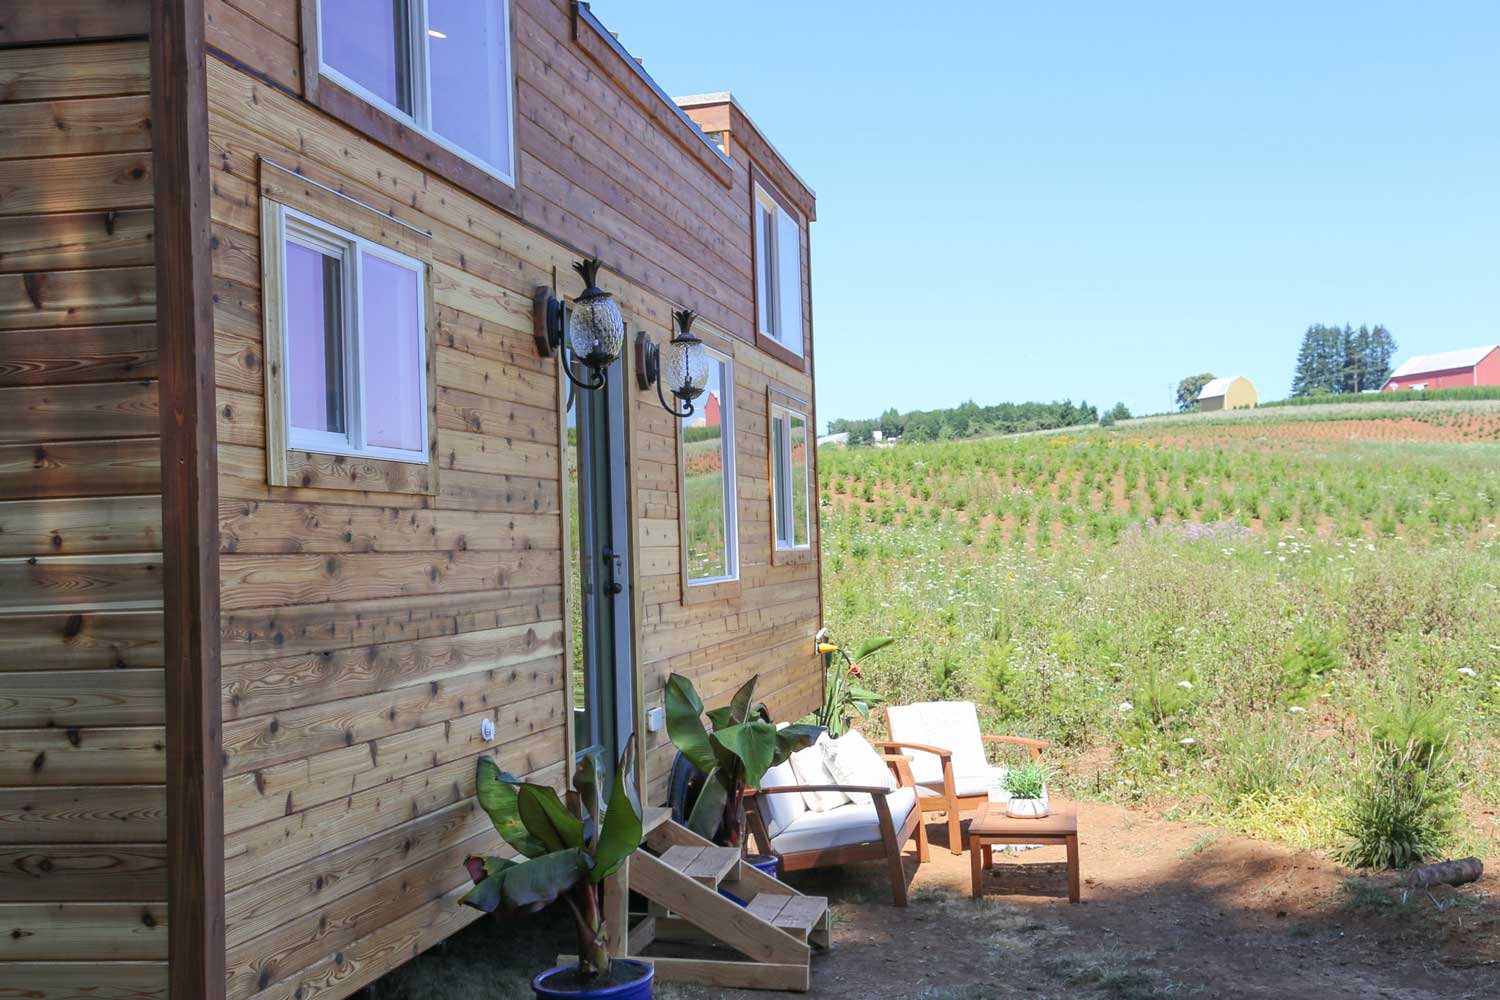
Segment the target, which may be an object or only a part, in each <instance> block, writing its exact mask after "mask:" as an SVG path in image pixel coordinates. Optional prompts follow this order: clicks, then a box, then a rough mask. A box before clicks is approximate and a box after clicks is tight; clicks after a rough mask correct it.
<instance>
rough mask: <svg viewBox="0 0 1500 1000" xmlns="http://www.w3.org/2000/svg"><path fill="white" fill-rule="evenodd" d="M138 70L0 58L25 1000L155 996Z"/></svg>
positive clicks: (151, 437) (7, 492)
mask: <svg viewBox="0 0 1500 1000" xmlns="http://www.w3.org/2000/svg"><path fill="white" fill-rule="evenodd" d="M43 6H47V9H48V10H50V11H52V12H53V14H54V15H55V17H56V18H59V19H61V20H60V21H58V23H57V24H54V25H53V27H52V29H51V30H53V31H54V36H53V37H57V35H56V34H55V33H56V32H59V31H62V32H65V33H90V32H91V31H92V30H93V29H92V28H90V27H89V25H88V24H87V23H85V22H86V18H84V20H78V21H77V22H76V23H74V22H69V23H70V24H72V25H73V26H72V27H71V28H70V27H68V26H67V25H63V24H62V21H67V20H68V18H70V17H75V18H83V17H84V15H85V14H87V13H88V11H90V10H93V11H99V10H102V7H103V5H98V4H94V5H86V4H66V3H59V4H56V5H36V7H37V10H38V11H40V10H41V8H42V7H43ZM144 10H145V6H144V4H141V5H138V6H137V5H134V4H120V5H118V8H117V10H116V11H115V13H116V14H119V15H120V18H121V19H120V20H119V23H118V24H115V25H113V27H110V28H109V30H110V31H119V32H125V31H127V29H128V30H129V31H140V30H144V20H143V19H142V18H141V17H140V16H139V15H141V14H142V13H143V12H144ZM70 11H71V12H72V13H70ZM37 30H38V31H39V30H41V29H40V28H38V29H37ZM148 78H149V69H148V57H147V49H146V43H145V42H143V41H120V42H102V43H80V44H73V45H59V46H49V47H45V48H16V49H8V50H3V51H0V428H3V429H0V645H3V646H4V648H5V650H6V655H5V656H4V657H0V928H3V930H4V934H3V936H0V983H4V984H5V986H6V987H7V989H9V990H10V991H11V992H14V991H15V990H16V989H17V988H18V989H19V990H20V992H19V993H17V994H16V995H18V996H25V997H29V998H37V1000H58V998H72V997H79V996H105V995H112V996H113V995H119V996H123V995H125V994H126V993H127V992H128V993H129V995H130V996H132V997H140V998H147V997H163V996H165V994H166V958H167V926H168V925H167V913H166V903H165V900H166V898H167V884H166V872H167V864H166V847H165V839H166V815H165V791H164V787H163V786H164V782H165V743H166V740H165V735H164V704H165V684H164V681H163V674H164V670H163V664H164V662H165V660H164V656H163V647H162V611H161V608H162V581H161V578H162V557H161V548H162V541H161V500H160V492H161V477H160V471H159V469H160V457H159V454H160V441H159V417H158V413H157V409H158V407H157V381H156V377H157V338H156V328H155V326H154V319H155V314H156V308H155V269H154V256H155V249H154V245H153V240H152V234H153V218H152V203H153V198H152V154H151V127H150V125H151V123H150V108H149V86H148ZM0 992H6V990H0Z"/></svg>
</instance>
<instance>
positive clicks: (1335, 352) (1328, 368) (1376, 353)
mask: <svg viewBox="0 0 1500 1000" xmlns="http://www.w3.org/2000/svg"><path fill="white" fill-rule="evenodd" d="M1395 354H1396V338H1395V337H1392V336H1391V332H1390V331H1389V330H1387V329H1386V328H1385V327H1383V326H1381V325H1380V324H1379V323H1377V324H1375V325H1374V326H1373V327H1369V326H1364V325H1361V326H1360V328H1359V329H1358V330H1356V329H1354V328H1353V327H1351V326H1349V325H1348V324H1347V323H1346V324H1344V326H1343V328H1342V329H1340V328H1339V327H1336V326H1324V325H1322V324H1321V323H1317V324H1314V325H1312V326H1310V327H1308V328H1307V332H1306V333H1304V334H1303V335H1302V346H1301V348H1300V349H1299V350H1298V351H1297V367H1296V371H1295V372H1294V374H1293V375H1292V395H1293V396H1320V395H1327V394H1337V393H1359V392H1364V391H1366V390H1369V389H1379V388H1380V387H1381V386H1383V385H1385V383H1386V380H1387V379H1389V378H1390V377H1391V359H1392V358H1393V357H1395Z"/></svg>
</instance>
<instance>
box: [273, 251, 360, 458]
mask: <svg viewBox="0 0 1500 1000" xmlns="http://www.w3.org/2000/svg"><path fill="white" fill-rule="evenodd" d="M285 247H286V289H285V294H286V327H287V329H286V339H287V374H288V376H289V378H290V385H289V386H288V390H287V394H288V396H289V397H290V401H291V423H292V426H293V427H300V428H302V429H303V430H309V431H327V432H330V433H333V434H343V433H345V432H346V429H347V428H346V427H345V422H344V337H343V319H342V315H341V314H342V311H343V310H342V306H343V293H342V283H343V270H342V261H341V260H340V259H339V258H338V257H336V256H332V255H330V254H325V253H321V252H320V251H317V250H313V249H311V248H310V247H305V246H303V245H302V244H300V243H293V242H292V241H291V240H287V241H285Z"/></svg>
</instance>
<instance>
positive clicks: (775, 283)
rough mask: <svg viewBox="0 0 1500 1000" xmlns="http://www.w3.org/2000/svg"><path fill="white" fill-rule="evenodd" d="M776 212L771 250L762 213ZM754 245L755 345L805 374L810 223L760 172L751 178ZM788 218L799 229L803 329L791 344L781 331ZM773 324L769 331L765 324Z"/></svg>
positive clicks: (799, 302) (755, 171) (799, 308)
mask: <svg viewBox="0 0 1500 1000" xmlns="http://www.w3.org/2000/svg"><path fill="white" fill-rule="evenodd" d="M767 208H770V209H774V210H775V215H774V216H773V221H774V222H775V223H776V233H777V241H776V245H775V246H774V247H769V246H768V245H767V243H766V238H765V234H764V227H763V222H764V219H763V218H762V212H763V211H764V210H765V209H767ZM750 210H751V211H750V226H751V232H750V245H751V257H752V263H753V265H754V266H753V280H754V284H755V303H754V311H755V319H754V323H753V329H754V332H755V344H756V346H757V347H759V348H760V349H761V350H763V351H765V352H766V353H768V354H770V355H772V356H773V357H775V358H776V359H778V360H780V361H783V362H785V363H786V364H789V365H791V366H793V367H795V368H797V369H798V370H799V371H805V370H806V365H807V309H806V303H805V302H803V301H802V284H803V282H804V281H805V280H806V277H807V254H806V253H804V252H803V246H802V243H803V238H804V233H805V232H806V223H805V220H804V218H803V215H802V213H801V212H800V211H798V210H797V208H796V207H795V206H794V205H792V203H791V201H790V200H788V199H787V198H786V197H785V196H783V195H782V194H781V192H780V191H778V190H777V189H776V187H775V186H774V185H773V184H772V183H771V182H770V180H769V179H767V178H766V177H765V175H764V174H762V173H761V172H760V171H759V170H758V169H752V170H751V176H750ZM782 215H785V216H786V217H787V218H788V219H789V220H790V221H791V222H792V223H793V224H794V225H795V226H796V229H797V287H796V295H797V312H798V315H799V317H800V318H801V329H799V330H797V331H796V335H795V336H794V337H792V338H790V341H788V340H787V339H783V337H784V336H785V333H786V331H784V330H782V329H781V325H782V312H783V310H782V308H781V300H782V295H783V291H784V290H783V289H782V287H781V273H782V270H783V268H782V266H781V241H780V217H781V216H782ZM762 271H765V272H766V274H767V275H768V276H769V281H768V280H766V279H763V278H762ZM767 318H769V319H770V320H771V323H770V326H769V328H768V327H767V324H766V323H765V322H763V321H764V320H765V319H767Z"/></svg>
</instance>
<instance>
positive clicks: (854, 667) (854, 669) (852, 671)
mask: <svg viewBox="0 0 1500 1000" xmlns="http://www.w3.org/2000/svg"><path fill="white" fill-rule="evenodd" d="M849 676H850V677H858V678H859V679H860V680H864V677H865V675H864V673H863V672H862V671H861V670H860V669H859V664H858V663H851V664H849Z"/></svg>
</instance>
